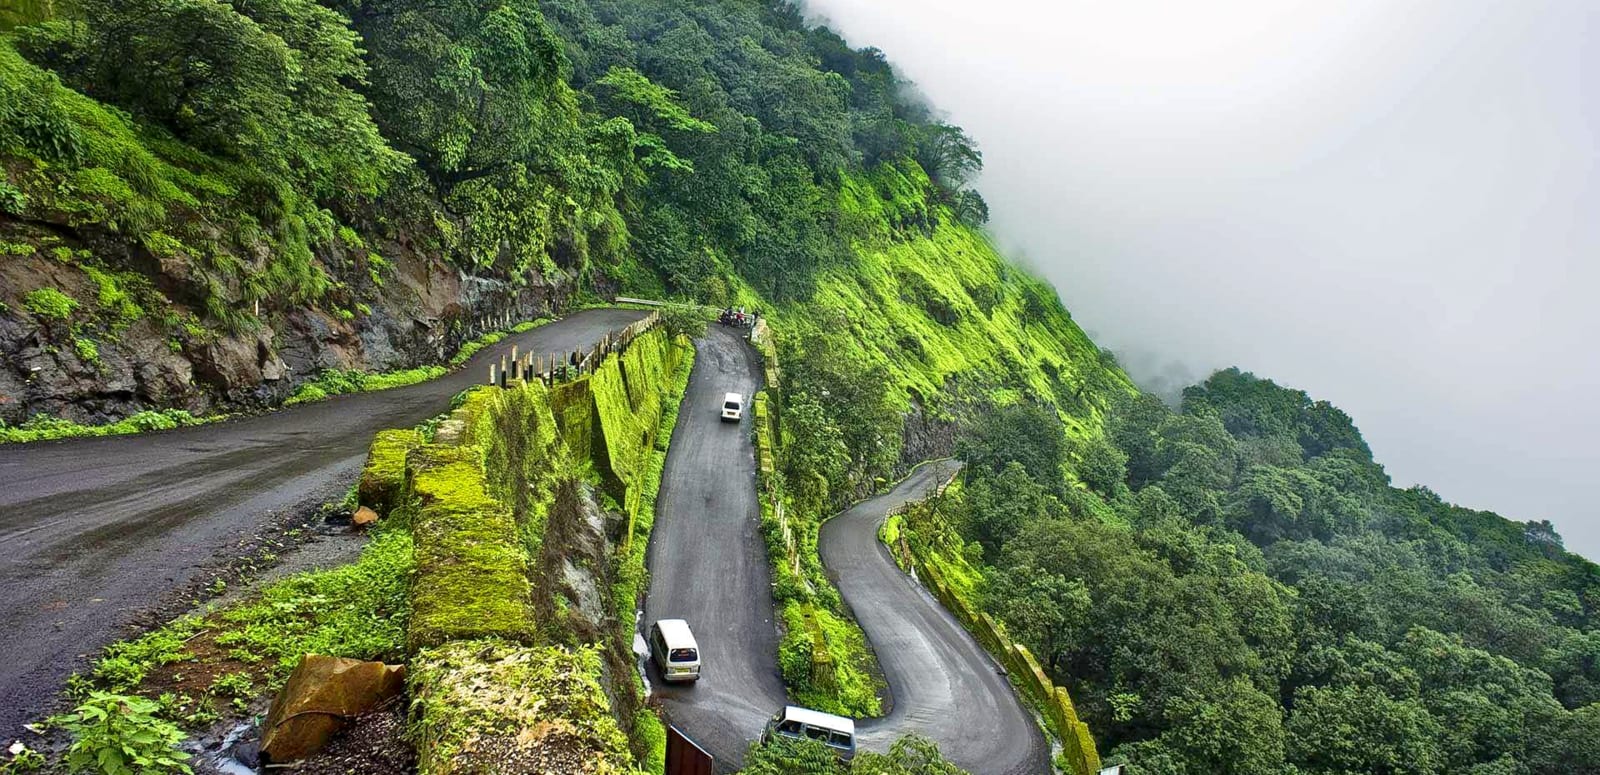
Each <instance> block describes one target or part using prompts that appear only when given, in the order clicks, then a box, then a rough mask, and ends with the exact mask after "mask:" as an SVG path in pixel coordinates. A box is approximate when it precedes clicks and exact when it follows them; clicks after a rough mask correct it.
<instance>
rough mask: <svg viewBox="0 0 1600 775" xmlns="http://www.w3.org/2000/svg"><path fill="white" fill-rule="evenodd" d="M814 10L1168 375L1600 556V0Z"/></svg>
mask: <svg viewBox="0 0 1600 775" xmlns="http://www.w3.org/2000/svg"><path fill="white" fill-rule="evenodd" d="M808 9H809V10H810V12H811V13H813V14H814V15H815V17H816V18H817V20H818V21H820V22H825V23H828V24H829V25H830V26H832V27H834V28H835V29H836V30H837V31H838V32H839V33H840V34H841V35H843V36H844V37H845V38H846V39H848V40H849V41H851V42H852V43H853V44H855V45H873V46H877V47H879V48H882V49H883V50H884V51H885V52H886V53H887V54H888V56H889V58H890V60H891V61H892V62H894V63H895V64H896V65H897V66H898V67H900V68H901V69H902V70H903V71H904V74H905V76H906V77H907V78H909V79H910V80H913V81H915V82H916V83H917V84H918V86H919V88H920V89H921V90H922V91H923V92H924V93H925V94H926V95H927V96H928V98H929V99H930V100H931V102H932V103H933V104H934V105H936V106H937V107H938V108H939V109H940V110H942V111H945V112H947V113H948V115H949V118H950V120H951V121H953V122H955V123H958V124H960V125H962V126H964V127H965V128H966V129H967V130H968V132H970V133H971V134H972V135H973V136H974V137H975V138H976V139H977V140H978V141H979V142H980V143H981V144H982V147H983V151H984V160H985V164H986V167H985V171H984V173H983V176H982V178H981V179H980V180H979V181H978V185H979V187H980V188H981V189H982V191H983V193H984V195H985V197H986V198H987V199H988V202H989V205H990V208H991V212H992V221H991V227H992V229H993V231H994V233H995V234H996V236H997V238H998V239H999V240H1000V242H1001V243H1002V244H1004V245H1006V246H1007V247H1008V248H1009V250H1010V252H1011V254H1012V255H1014V256H1017V257H1019V258H1021V259H1023V260H1024V261H1026V262H1027V263H1029V264H1030V265H1032V266H1033V267H1035V268H1036V269H1037V271H1039V272H1040V273H1041V274H1042V275H1044V276H1045V277H1047V278H1048V279H1050V280H1051V281H1052V282H1053V283H1054V284H1055V285H1056V286H1057V288H1058V289H1059V290H1060V292H1061V295H1062V298H1063V299H1064V300H1065V302H1066V304H1067V306H1068V307H1069V308H1070V309H1071V310H1072V312H1073V313H1074V315H1075V316H1076V318H1077V319H1078V321H1079V322H1080V324H1082V325H1083V326H1084V327H1085V328H1086V329H1087V330H1089V331H1090V332H1091V333H1092V334H1093V335H1094V336H1095V338H1096V341H1098V342H1099V343H1100V344H1101V345H1103V346H1106V347H1109V348H1111V349H1113V350H1115V351H1117V352H1118V353H1119V354H1120V355H1121V356H1122V360H1123V363H1124V364H1125V365H1126V366H1127V367H1128V368H1129V370H1130V371H1131V372H1133V373H1134V375H1135V376H1136V377H1138V378H1140V379H1141V381H1143V382H1144V383H1145V384H1146V386H1147V387H1153V388H1161V387H1167V388H1171V387H1175V386H1176V384H1177V383H1178V381H1181V380H1184V379H1188V380H1193V379H1199V378H1203V377H1204V376H1205V375H1206V374H1207V373H1209V372H1210V371H1211V370H1213V369H1215V368H1219V367H1223V366H1229V365H1237V366H1239V367H1240V368H1243V369H1246V370H1249V371H1253V372H1255V373H1257V374H1259V375H1261V376H1264V377H1269V378H1271V379H1274V380H1276V381H1278V382H1279V383H1282V384H1288V385H1292V386H1294V387H1298V388H1301V389H1304V390H1306V391H1307V392H1309V393H1310V394H1311V395H1312V396H1313V397H1314V398H1319V399H1326V400H1329V401H1331V402H1333V403H1335V404H1337V405H1338V406H1340V407H1341V408H1343V409H1344V410H1345V411H1347V412H1348V413H1349V414H1350V415H1351V416H1352V417H1353V418H1354V419H1355V421H1356V423H1357V424H1358V425H1359V426H1360V428H1361V430H1362V432H1363V433H1364V435H1365V436H1366V438H1367V440H1368V442H1369V443H1370V445H1371V447H1372V449H1373V452H1374V455H1375V456H1376V457H1377V459H1378V460H1379V461H1380V462H1382V463H1383V464H1384V465H1385V466H1386V467H1387V469H1388V471H1389V473H1390V475H1391V476H1392V477H1393V479H1394V482H1395V484H1396V485H1399V486H1408V485H1411V484H1418V483H1420V484H1424V485H1426V486H1428V487H1429V488H1431V489H1433V490H1434V491H1436V492H1437V493H1439V495H1440V496H1442V497H1443V498H1445V499H1446V500H1449V501H1452V502H1456V503H1459V504H1461V505H1463V506H1467V507H1471V508H1480V509H1490V510H1494V511H1497V512H1499V513H1500V514H1502V515H1504V516H1506V517H1508V518H1510V519H1515V520H1540V519H1549V520H1551V521H1552V522H1553V523H1554V524H1555V525H1556V527H1557V529H1558V530H1559V531H1560V532H1561V533H1562V535H1563V536H1564V538H1565V540H1566V546H1567V547H1568V548H1569V549H1571V550H1573V551H1577V552H1579V553H1581V554H1584V555H1585V556H1587V557H1589V558H1591V559H1596V558H1600V513H1597V510H1596V509H1595V507H1594V506H1593V505H1592V501H1591V499H1590V498H1589V493H1588V492H1587V491H1588V490H1589V488H1590V483H1591V482H1592V481H1594V479H1595V471H1596V470H1597V469H1600V445H1596V444H1595V442H1594V440H1595V438H1596V437H1597V436H1600V404H1597V403H1596V402H1595V400H1594V395H1595V393H1596V391H1597V389H1600V358H1597V357H1596V355H1595V353H1596V345H1595V339H1594V337H1595V336H1596V335H1597V334H1600V304H1596V301H1595V298H1594V296H1595V293H1596V291H1597V290H1600V262H1597V261H1596V257H1597V255H1600V250H1597V249H1600V218H1597V217H1596V214H1597V213H1600V168H1597V143H1596V140H1597V135H1596V130H1597V122H1596V120H1597V118H1600V90H1597V89H1596V88H1595V87H1596V82H1595V78H1594V74H1595V73H1597V72H1600V49H1596V47H1594V46H1593V45H1590V44H1589V43H1588V39H1589V38H1590V37H1592V35H1593V33H1594V31H1595V30H1596V29H1597V23H1600V4H1594V3H1587V2H1546V1H1542V0H1541V1H1538V2H1523V3H1515V4H1498V3H1490V2H1486V1H1484V0H1469V1H1466V2H1444V1H1443V0H1427V1H1426V2H1415V3H1407V4H1403V5H1397V4H1393V3H1385V2H1376V1H1373V0H1356V1H1354V2H1346V3H1330V4H1321V3H1307V2H1299V3H1281V2H1241V1H1234V2H1221V3H1208V4H1203V5H1193V4H1181V3H1159V2H1147V1H1146V2H1126V3H1089V2H1063V3H1051V4H1043V3H1034V2H1024V1H1023V0H998V1H997V2H989V3H970V2H958V1H957V0H878V2H873V3H849V2H843V1H842V0H811V2H809V4H808Z"/></svg>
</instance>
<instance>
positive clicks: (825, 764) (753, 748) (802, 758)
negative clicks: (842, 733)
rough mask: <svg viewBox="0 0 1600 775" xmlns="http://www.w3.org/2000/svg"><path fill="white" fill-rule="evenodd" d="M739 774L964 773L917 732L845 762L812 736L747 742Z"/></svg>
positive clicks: (853, 774) (859, 753) (882, 774)
mask: <svg viewBox="0 0 1600 775" xmlns="http://www.w3.org/2000/svg"><path fill="white" fill-rule="evenodd" d="M739 772H740V773H741V775H793V773H802V772H803V773H807V775H827V774H828V773H833V774H834V775H964V773H965V772H966V770H963V769H961V768H959V767H957V766H955V765H954V764H951V763H950V762H949V761H948V760H947V759H945V758H944V755H943V754H941V753H940V752H939V746H938V745H937V744H936V743H934V742H933V741H932V740H929V739H927V738H925V737H922V736H920V735H914V734H913V735H907V736H905V737H902V738H900V739H899V740H896V741H894V743H893V744H891V745H890V746H889V751H888V752H887V753H878V752H876V751H860V752H858V753H857V754H856V756H855V758H854V759H852V760H851V761H850V763H849V764H846V763H844V762H841V761H839V757H838V756H837V755H836V754H834V753H833V751H831V750H829V749H828V747H827V746H825V745H823V744H822V743H820V742H818V741H816V740H793V739H790V738H786V737H780V738H775V739H774V740H773V741H772V742H770V743H766V744H762V743H760V742H755V743H751V744H750V748H749V750H747V751H746V752H745V757H744V768H743V769H741V770H739Z"/></svg>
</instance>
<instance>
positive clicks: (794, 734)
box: [761, 705, 856, 761]
mask: <svg viewBox="0 0 1600 775" xmlns="http://www.w3.org/2000/svg"><path fill="white" fill-rule="evenodd" d="M775 737H786V738H790V739H793V740H801V739H810V740H816V741H817V742H819V743H822V744H823V745H825V746H827V747H828V750H830V751H833V752H834V753H835V754H838V755H839V758H841V759H844V760H845V761H849V760H850V759H853V758H855V755H856V722H854V721H851V720H850V719H847V718H845V717H844V716H835V715H833V714H832V713H823V712H822V711H820V710H811V709H809V708H802V707H799V706H797V705H789V706H787V707H785V708H784V709H783V710H782V711H780V712H779V713H778V715H776V716H773V717H772V719H771V720H770V721H768V722H767V729H766V731H765V732H763V733H762V734H761V742H762V743H770V742H772V740H773V738H775Z"/></svg>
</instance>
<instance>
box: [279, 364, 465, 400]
mask: <svg viewBox="0 0 1600 775" xmlns="http://www.w3.org/2000/svg"><path fill="white" fill-rule="evenodd" d="M444 373H445V369H444V367H443V366H421V367H418V368H415V369H403V370H400V371H389V372H383V373H381V374H372V373H368V372H364V371H360V370H356V369H350V370H344V369H329V370H327V371H324V372H322V374H320V375H318V376H317V378H316V379H314V380H312V381H310V382H306V383H304V384H302V385H301V386H300V387H299V388H298V389H297V390H295V393H294V395H292V396H290V397H289V398H288V399H286V400H285V401H284V402H283V405H284V406H293V405H295V404H303V403H306V402H309V401H320V400H322V399H324V398H327V397H328V396H337V395H342V394H344V393H365V392H369V391H373V390H388V389H390V388H397V387H405V386H407V385H415V384H417V383H419V382H427V381H428V380H431V379H438V378H439V377H441V376H444Z"/></svg>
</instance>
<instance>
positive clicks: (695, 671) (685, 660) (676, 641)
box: [648, 619, 700, 681]
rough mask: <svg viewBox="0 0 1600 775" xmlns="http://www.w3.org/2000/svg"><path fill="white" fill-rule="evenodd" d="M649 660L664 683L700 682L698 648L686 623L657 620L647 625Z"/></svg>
mask: <svg viewBox="0 0 1600 775" xmlns="http://www.w3.org/2000/svg"><path fill="white" fill-rule="evenodd" d="M648 640H649V643H650V658H651V659H652V660H654V661H655V663H656V669H657V670H660V671H661V679H662V680H664V681H698V680H700V644H698V643H695V640H694V633H692V632H690V631H689V623H688V622H686V621H684V620H682V619H661V620H659V621H657V622H656V623H655V624H652V625H650V634H649V637H648Z"/></svg>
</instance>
